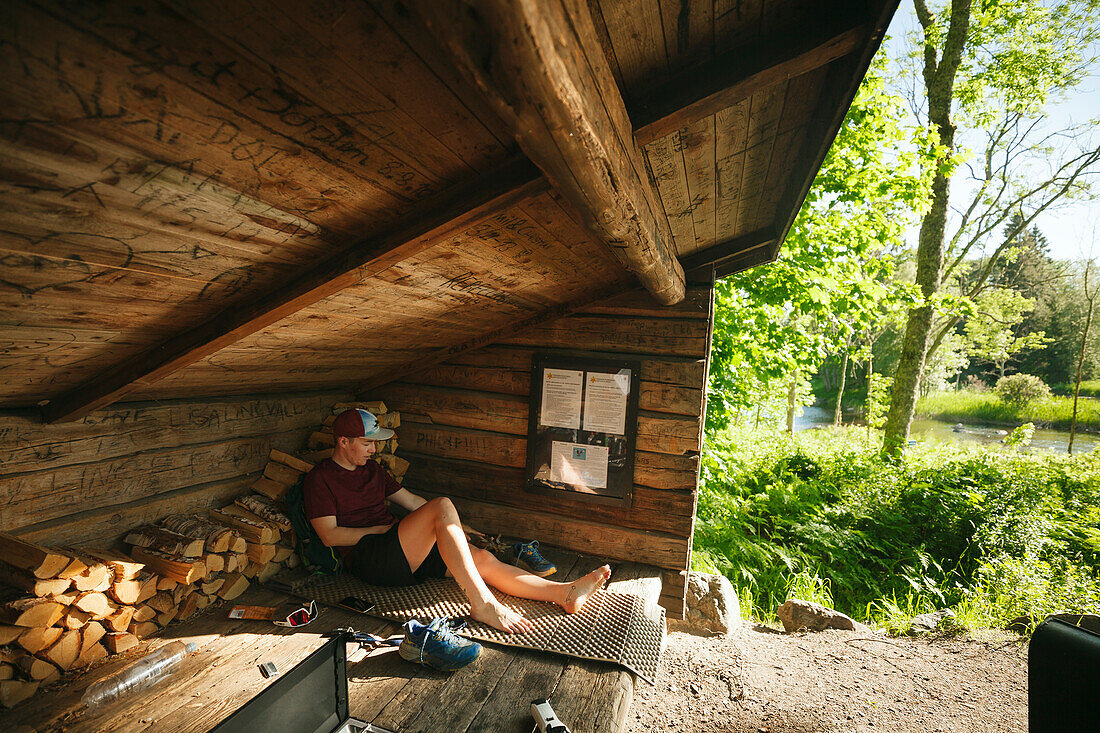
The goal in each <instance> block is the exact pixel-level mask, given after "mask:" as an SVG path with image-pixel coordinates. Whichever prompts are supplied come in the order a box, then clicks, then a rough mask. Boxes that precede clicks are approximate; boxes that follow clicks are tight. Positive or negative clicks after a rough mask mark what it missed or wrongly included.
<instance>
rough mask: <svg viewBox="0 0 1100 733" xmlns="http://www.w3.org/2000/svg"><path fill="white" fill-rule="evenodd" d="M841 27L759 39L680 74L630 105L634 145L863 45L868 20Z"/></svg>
mask: <svg viewBox="0 0 1100 733" xmlns="http://www.w3.org/2000/svg"><path fill="white" fill-rule="evenodd" d="M840 25H841V27H840V28H837V27H835V26H834V27H832V28H826V29H820V28H814V29H808V30H807V31H806V32H805V34H804V35H803V36H802V37H801V38H799V37H795V36H792V34H790V33H784V34H782V35H781V36H778V37H768V38H764V39H761V40H760V41H757V42H755V43H752V44H750V45H747V46H744V47H741V48H738V49H736V50H734V51H730V52H728V53H725V54H722V55H721V56H718V57H716V58H715V59H713V60H712V61H710V62H708V63H707V64H705V65H703V66H697V67H694V68H691V69H689V70H687V71H684V72H681V73H680V74H678V75H676V76H675V77H674V78H673V79H671V80H669V81H668V82H666V83H664V84H662V85H661V86H660V87H658V88H657V89H656V90H655V91H654V92H653V94H652V95H651V96H650V97H649V98H648V100H647V101H644V102H641V103H638V104H634V105H631V110H630V111H631V119H632V120H633V123H634V139H635V140H636V141H637V143H638V145H640V146H643V147H644V146H646V145H648V144H649V143H651V142H653V141H654V140H659V139H660V138H662V137H665V136H666V135H671V134H672V133H674V132H676V131H677V130H680V129H682V128H684V127H686V126H687V125H690V124H691V123H693V122H696V121H698V120H701V119H703V118H704V117H709V116H710V115H713V114H715V113H716V112H718V111H720V110H723V109H726V108H728V107H732V106H733V105H735V104H737V103H738V102H740V101H741V100H743V99H747V98H748V97H751V96H752V95H753V94H755V93H756V92H758V91H760V90H761V89H766V88H768V87H770V86H772V85H774V84H777V83H779V82H781V81H783V80H784V79H790V78H793V77H796V76H800V75H802V74H805V73H807V72H810V71H813V70H814V69H819V68H821V67H822V66H825V65H826V64H829V63H831V62H832V61H835V60H836V59H838V58H841V57H843V56H847V55H848V54H850V53H852V52H853V51H855V50H857V49H859V48H860V47H861V46H864V45H866V43H867V36H868V34H869V33H870V32H871V27H872V26H871V23H870V22H869V20H868V19H867V18H865V17H861V18H859V19H858V20H852V19H849V22H848V23H843V22H842V23H841V24H840Z"/></svg>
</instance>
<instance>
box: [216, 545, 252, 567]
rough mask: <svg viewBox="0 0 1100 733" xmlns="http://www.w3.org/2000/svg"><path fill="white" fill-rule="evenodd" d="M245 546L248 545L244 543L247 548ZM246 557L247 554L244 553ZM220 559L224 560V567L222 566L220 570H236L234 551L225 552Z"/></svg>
mask: <svg viewBox="0 0 1100 733" xmlns="http://www.w3.org/2000/svg"><path fill="white" fill-rule="evenodd" d="M247 547H248V545H245V548H247ZM246 557H247V555H246ZM222 559H223V560H225V567H223V568H222V572H225V573H235V572H237V555H236V553H232V552H230V553H226V554H225V555H222Z"/></svg>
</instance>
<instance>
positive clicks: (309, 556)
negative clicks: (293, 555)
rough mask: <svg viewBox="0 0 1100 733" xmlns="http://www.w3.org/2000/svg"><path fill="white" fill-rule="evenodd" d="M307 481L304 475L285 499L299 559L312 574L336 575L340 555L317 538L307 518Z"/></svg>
mask: <svg viewBox="0 0 1100 733" xmlns="http://www.w3.org/2000/svg"><path fill="white" fill-rule="evenodd" d="M305 481H306V477H305V474H303V475H302V476H301V477H300V478H299V479H298V481H297V482H295V484H294V485H293V486H291V487H290V490H289V491H288V492H286V496H285V497H283V502H284V503H285V504H286V513H287V517H288V518H289V519H290V524H291V525H292V526H293V527H294V536H295V538H296V543H295V544H296V547H295V549H296V550H297V551H298V557H299V558H301V560H302V563H303V564H304V565H305V566H306V568H307V569H308V570H309V571H310V572H314V573H335V572H337V571H339V570H340V566H341V563H340V553H338V552H337V551H336V549H335V548H332V547H328V546H327V545H325V543H324V542H321V538H320V537H318V536H317V530H315V529H314V528H313V525H312V524H311V523H310V521H309V517H307V516H306V502H305V493H304V489H305Z"/></svg>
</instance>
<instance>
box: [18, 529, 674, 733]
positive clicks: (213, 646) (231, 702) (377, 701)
mask: <svg viewBox="0 0 1100 733" xmlns="http://www.w3.org/2000/svg"><path fill="white" fill-rule="evenodd" d="M545 549H546V551H545V552H544V554H545V555H546V556H547V557H549V558H550V559H551V560H552V561H553V562H554V563H555V564H556V565H557V566H558V573H557V574H555V575H554V576H553V577H552V579H557V580H570V579H573V578H575V577H579V576H580V575H583V574H584V573H585V572H587V571H589V570H591V569H593V568H595V567H597V566H598V565H600V564H601V563H602V561H600V560H598V559H594V558H591V557H579V556H577V555H576V554H573V553H568V552H564V551H556V550H554V549H552V548H545ZM612 569H613V570H612V578H611V586H610V589H611V590H615V591H619V592H635V593H638V594H639V595H643V596H644V597H646V599H647V604H648V605H649V607H650V608H655V607H656V602H657V597H658V595H659V594H660V580H659V573H658V571H657V570H656V569H655V568H648V567H646V566H640V565H635V564H619V565H615V564H612ZM284 600H286V597H285V596H283V595H281V594H279V593H276V592H274V591H270V590H267V589H264V588H254V589H250V590H249V591H248V592H247V593H245V594H244V595H243V596H241V597H240V598H238V599H236V600H235V601H233V603H232V604H224V605H222V606H220V607H211V608H209V609H207V610H206V611H205V612H203V613H202V614H201V615H199V616H196V617H195V618H193V619H190V620H188V621H186V622H183V623H178V624H172V625H170V626H169V627H168V628H167V629H165V631H164V632H162V635H161V636H160V637H158V638H157V639H151V640H149V642H148V643H147V645H143V647H139V648H138V649H136V650H133V651H132V652H130V653H127V654H126V655H124V657H123V658H114V659H112V660H111V661H109V662H107V663H106V664H104V665H102V666H100V667H97V668H96V669H94V670H91V671H89V672H86V673H84V674H82V675H80V676H78V677H75V678H73V679H71V680H67V681H63V682H62V683H60V684H58V685H56V686H55V687H53V688H52V689H49V690H44V691H41V692H39V693H38V694H37V695H35V696H34V697H33V698H31V699H30V700H28V701H26V702H24V703H23V704H22V705H20V706H18V707H17V708H15V709H14V710H10V711H3V712H0V729H2V730H4V731H6V732H11V731H23V730H26V731H60V730H64V731H66V732H68V733H76V732H78V731H80V732H83V731H89V732H92V731H95V732H102V733H107V731H118V732H127V731H142V730H153V731H195V732H196V733H197V732H198V731H206V730H209V729H210V728H211V727H212V726H214V725H216V724H217V723H218V722H220V721H221V720H223V719H224V718H225V717H227V716H228V715H229V714H230V713H231V712H232V711H234V710H235V709H237V708H238V707H239V706H240V705H241V704H242V703H244V702H245V701H247V700H248V699H249V698H251V697H252V696H253V695H255V694H257V693H258V692H259V691H260V690H262V689H263V688H264V687H266V686H267V685H268V684H270V682H271V681H269V680H265V679H264V678H263V677H262V676H261V675H260V672H259V670H258V669H257V665H258V664H260V663H262V662H273V663H274V664H275V665H276V667H278V668H279V669H280V670H282V671H286V670H288V669H290V668H291V667H292V666H294V664H296V663H297V662H298V661H299V660H301V659H302V658H304V657H305V656H306V655H308V654H309V653H310V652H311V651H313V650H314V649H316V648H317V647H319V646H321V644H323V643H324V639H323V638H322V636H321V635H322V634H324V633H325V632H326V631H328V630H330V629H334V628H337V627H340V626H352V627H354V628H355V629H357V630H359V631H369V632H372V633H375V634H380V635H384V636H388V635H391V634H397V633H400V627H398V626H396V625H394V624H392V623H389V622H386V621H382V620H378V619H373V618H370V617H368V616H361V615H358V614H354V613H351V612H345V611H342V610H339V609H333V608H323V609H322V611H321V613H320V615H319V616H318V618H317V619H316V620H315V621H314V622H313V623H311V624H310V625H309V626H307V627H304V628H302V629H299V630H293V629H282V628H279V627H276V626H273V625H272V624H269V623H267V622H260V621H230V620H228V619H227V614H228V610H229V607H230V606H231V605H236V604H249V605H275V604H277V603H279V602H282V601H284ZM173 639H182V640H185V641H193V642H196V643H197V644H198V646H199V650H198V652H197V653H195V654H193V655H191V657H189V658H188V660H187V661H186V663H185V666H184V667H183V668H182V669H181V671H180V672H178V673H177V674H176V675H174V676H173V677H172V678H170V679H169V680H165V681H164V682H162V683H161V684H159V685H158V686H156V687H155V688H153V689H152V690H150V691H146V692H144V693H141V694H137V695H135V696H134V697H133V698H132V699H129V700H125V701H120V702H118V703H115V704H114V705H111V706H109V707H107V708H104V709H101V710H98V711H83V710H81V709H80V704H79V701H80V697H81V695H82V694H83V693H84V690H85V689H86V688H87V687H88V686H89V685H91V684H92V683H94V682H96V681H97V680H99V679H102V678H103V677H105V676H107V675H108V674H111V673H112V672H113V671H115V670H117V669H119V668H121V667H123V666H125V665H126V664H128V663H129V662H130V661H131V660H132V659H134V658H136V657H138V656H141V655H142V654H144V653H145V652H146V651H147V650H148V649H151V648H156V647H157V646H159V645H161V644H163V643H165V642H166V641H171V640H173ZM272 681H273V680H272ZM634 684H635V680H634V675H633V674H631V673H630V672H627V671H626V670H624V669H622V668H620V667H618V666H617V665H614V664H609V663H604V662H591V661H586V660H580V659H572V658H566V657H561V656H558V655H553V654H548V653H543V652H533V651H528V650H523V649H515V648H512V647H502V646H495V645H492V644H485V650H484V651H483V652H482V655H481V658H480V659H479V660H478V661H477V662H476V663H475V664H472V665H470V666H469V667H467V668H465V669H462V670H459V671H458V672H454V673H450V674H445V673H441V672H435V671H433V670H429V669H426V668H424V667H421V666H418V665H414V664H411V663H409V662H406V661H404V660H402V659H401V658H400V657H398V656H397V653H396V649H393V648H387V649H384V650H378V651H375V652H373V653H372V654H371V655H369V656H368V657H366V658H365V659H363V660H361V661H359V662H357V663H354V664H349V666H348V687H349V696H350V705H351V714H352V716H354V717H357V718H360V719H362V720H366V721H368V722H371V723H374V724H375V725H378V726H382V727H384V728H389V729H391V730H394V731H398V732H399V733H411V732H413V731H424V732H425V733H438V732H439V731H456V732H457V731H486V732H492V733H498V732H499V733H510V732H514V733H521V732H522V733H528V732H529V731H530V730H531V729H532V727H533V720H532V718H531V715H530V703H531V701H532V700H534V699H536V698H540V697H547V698H549V699H550V701H551V703H552V704H553V706H554V710H555V712H556V713H557V714H558V717H559V718H560V719H561V720H562V721H563V722H565V723H566V724H567V725H568V726H569V727H570V729H571V730H572V731H574V733H584V732H585V731H593V732H595V731H600V732H603V731H619V730H623V729H624V728H625V720H626V717H627V714H628V712H629V709H630V704H631V701H632V699H633V694H634ZM638 684H642V685H644V684H646V683H645V682H644V681H638ZM257 733H263V732H260V731H257ZM288 733H291V732H288Z"/></svg>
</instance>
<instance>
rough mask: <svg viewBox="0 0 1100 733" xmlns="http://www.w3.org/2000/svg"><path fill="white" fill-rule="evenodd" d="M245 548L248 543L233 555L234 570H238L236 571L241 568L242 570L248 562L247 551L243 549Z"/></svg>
mask: <svg viewBox="0 0 1100 733" xmlns="http://www.w3.org/2000/svg"><path fill="white" fill-rule="evenodd" d="M247 549H248V545H245V549H244V550H241V551H240V552H238V553H237V554H236V556H235V557H236V558H237V569H236V572H238V573H239V572H241V571H242V570H244V569H245V568H246V567H248V563H249V560H248V553H247V552H246V551H245V550H247Z"/></svg>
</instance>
